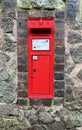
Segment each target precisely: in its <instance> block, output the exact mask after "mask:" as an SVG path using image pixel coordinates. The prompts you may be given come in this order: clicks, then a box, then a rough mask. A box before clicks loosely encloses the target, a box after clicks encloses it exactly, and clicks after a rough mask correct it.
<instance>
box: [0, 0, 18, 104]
mask: <svg viewBox="0 0 82 130" xmlns="http://www.w3.org/2000/svg"><path fill="white" fill-rule="evenodd" d="M0 5H1V8H0V10H1V11H0V12H1V14H0V16H1V18H0V103H4V102H5V103H16V102H17V92H16V89H17V77H16V73H17V65H16V64H17V60H16V59H17V58H16V57H17V52H16V36H15V35H16V31H15V30H16V29H15V28H16V27H15V26H14V25H15V23H16V17H15V1H14V0H13V1H12V2H10V1H6V0H4V1H2V2H1V3H0Z"/></svg>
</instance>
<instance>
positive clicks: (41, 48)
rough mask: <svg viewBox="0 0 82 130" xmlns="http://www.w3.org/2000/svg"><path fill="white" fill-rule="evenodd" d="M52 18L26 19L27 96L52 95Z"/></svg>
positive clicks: (49, 96) (43, 96)
mask: <svg viewBox="0 0 82 130" xmlns="http://www.w3.org/2000/svg"><path fill="white" fill-rule="evenodd" d="M54 24H55V23H54V19H53V18H37V19H31V18H30V19H28V97H29V98H52V97H53V96H54V33H55V30H54Z"/></svg>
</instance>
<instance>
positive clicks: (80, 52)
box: [65, 0, 82, 102]
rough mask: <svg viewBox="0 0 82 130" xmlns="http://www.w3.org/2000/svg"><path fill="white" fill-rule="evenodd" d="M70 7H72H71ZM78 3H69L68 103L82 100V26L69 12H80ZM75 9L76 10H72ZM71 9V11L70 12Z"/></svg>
mask: <svg viewBox="0 0 82 130" xmlns="http://www.w3.org/2000/svg"><path fill="white" fill-rule="evenodd" d="M69 5H70V6H69ZM78 5H79V4H78V1H77V0H75V2H72V0H71V1H70V2H69V1H67V7H68V8H67V18H68V19H69V21H67V23H66V38H65V48H66V51H65V79H66V94H65V97H66V101H69V102H70V101H73V100H77V99H79V100H81V99H82V78H81V77H82V25H81V23H79V21H77V13H76V15H74V17H71V16H70V15H69V12H72V11H73V12H74V13H75V12H76V11H78V9H79V7H78ZM72 7H74V9H73V8H72ZM69 9H70V11H69Z"/></svg>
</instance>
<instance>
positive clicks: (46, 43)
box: [32, 39, 50, 50]
mask: <svg viewBox="0 0 82 130" xmlns="http://www.w3.org/2000/svg"><path fill="white" fill-rule="evenodd" d="M32 50H50V40H49V39H33V40H32Z"/></svg>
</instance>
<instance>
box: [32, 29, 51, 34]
mask: <svg viewBox="0 0 82 130" xmlns="http://www.w3.org/2000/svg"><path fill="white" fill-rule="evenodd" d="M31 34H51V29H50V28H31Z"/></svg>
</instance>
